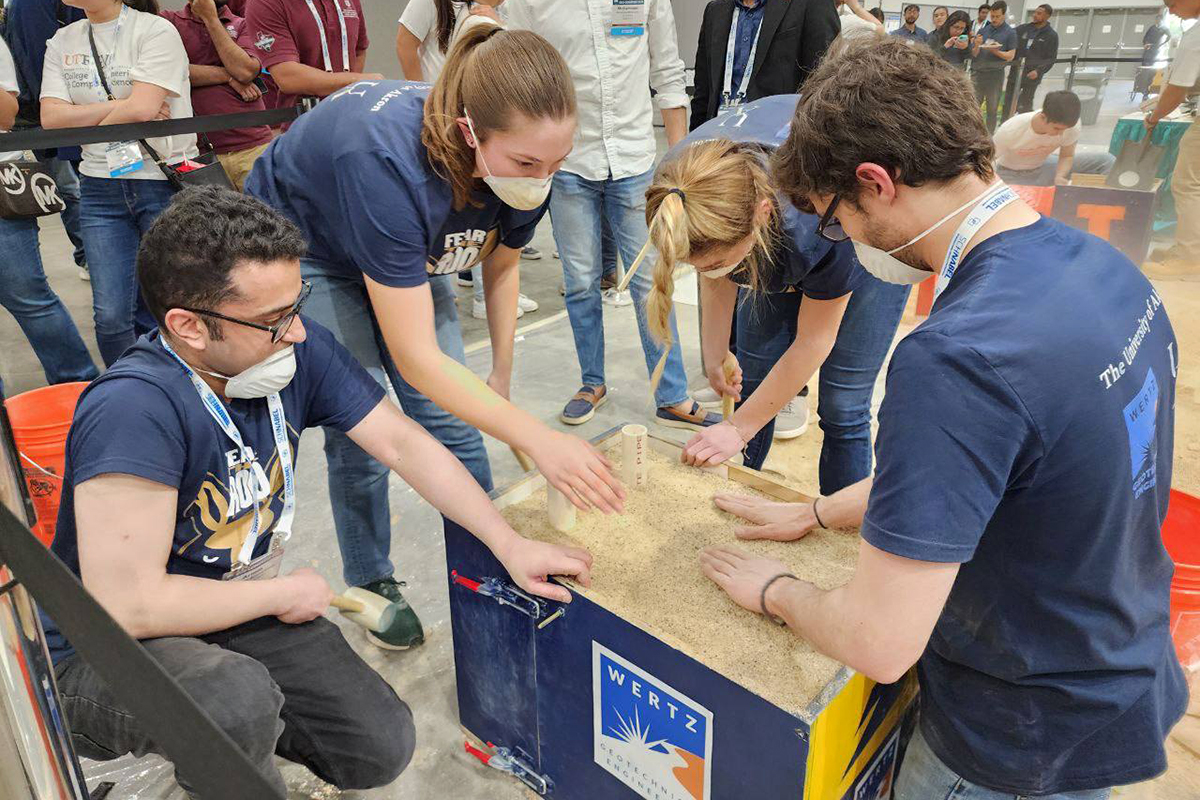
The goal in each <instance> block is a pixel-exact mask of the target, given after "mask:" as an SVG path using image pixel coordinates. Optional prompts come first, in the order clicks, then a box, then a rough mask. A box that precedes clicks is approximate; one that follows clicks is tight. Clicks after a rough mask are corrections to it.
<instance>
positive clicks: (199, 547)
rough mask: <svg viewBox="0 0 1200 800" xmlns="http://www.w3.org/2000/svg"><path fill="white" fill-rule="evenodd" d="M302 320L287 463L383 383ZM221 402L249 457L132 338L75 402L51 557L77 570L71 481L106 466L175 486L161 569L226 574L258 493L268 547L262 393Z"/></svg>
mask: <svg viewBox="0 0 1200 800" xmlns="http://www.w3.org/2000/svg"><path fill="white" fill-rule="evenodd" d="M288 135H289V136H290V135H291V134H290V133H289V134H288ZM304 327H305V330H306V331H307V333H308V338H307V339H306V340H305V341H304V342H301V343H300V344H297V345H296V346H295V347H296V374H295V377H293V378H292V382H291V383H289V384H288V385H287V386H286V387H284V389H283V391H281V392H280V393H279V397H280V400H281V401H282V402H283V412H284V417H285V418H286V420H287V425H288V433H289V436H288V439H289V443H290V444H291V447H292V463H296V457H297V448H298V446H299V442H300V433H301V432H302V431H304V429H305V428H314V427H330V428H335V429H336V430H339V431H343V432H345V431H348V430H350V429H351V428H353V427H354V426H355V425H357V424H358V423H359V422H361V421H362V419H363V417H365V416H366V415H367V413H368V412H370V411H371V410H372V409H374V408H375V407H376V406H377V405H379V403H380V401H381V400H383V398H384V390H383V388H382V387H381V386H380V385H379V384H378V383H376V382H375V380H374V379H373V378H371V376H370V375H369V374H367V372H366V370H364V369H363V368H362V367H361V366H359V364H358V362H357V361H355V360H354V357H353V356H351V355H350V353H349V351H347V350H346V348H344V347H343V346H342V345H340V344H338V342H337V341H335V340H334V338H333V335H332V334H331V333H330V332H329V331H327V330H326V329H325V328H322V327H321V326H320V325H317V324H316V323H314V322H312V321H311V320H309V319H307V318H306V319H304ZM225 407H226V409H228V410H229V415H230V417H232V418H233V422H234V424H235V425H236V426H237V429H238V432H239V433H241V435H242V440H243V441H244V442H245V443H246V446H247V447H248V448H249V449H250V451H251V452H252V454H253V455H254V462H253V463H250V462H244V461H243V460H242V458H241V456H240V452H239V450H238V448H237V446H236V445H234V443H233V441H232V440H230V439H229V438H228V437H227V436H226V435H225V432H224V431H222V430H221V428H220V427H219V426H218V425H217V423H216V421H215V420H213V418H212V417H211V416H210V415H209V413H208V411H207V410H206V409H205V407H204V406H203V405H202V404H201V401H200V395H199V394H198V393H197V392H196V388H195V387H194V386H193V385H192V382H191V380H190V379H189V378H188V376H187V373H186V372H184V370H183V367H181V366H180V365H179V363H178V362H177V361H175V359H174V358H172V357H171V355H170V354H169V353H168V352H167V351H166V350H165V349H163V347H162V344H161V343H160V342H159V340H158V336H157V333H152V334H150V335H149V336H144V337H142V338H141V339H139V340H138V342H137V343H136V344H134V346H133V347H131V348H130V349H129V350H127V351H126V352H125V354H124V355H123V356H121V358H120V359H119V360H118V361H117V362H116V363H115V364H113V365H112V367H110V368H109V369H108V370H107V371H106V372H105V373H104V374H103V375H101V376H100V377H99V378H97V379H96V380H95V381H93V382H92V384H91V385H90V386H89V387H88V388H87V390H86V391H84V393H83V395H82V396H81V397H80V398H79V405H78V407H77V408H76V410H75V418H74V420H73V421H72V423H71V431H70V434H69V435H68V437H67V459H66V472H65V474H64V476H63V490H62V501H61V505H60V506H59V512H58V527H57V529H56V532H55V535H54V544H53V546H52V549H53V551H54V553H55V555H57V556H58V557H59V558H60V559H62V561H63V563H65V564H66V565H67V566H68V567H70V568H71V570H72V571H74V572H75V574H76V575H78V574H79V549H78V543H77V539H76V530H75V486H76V485H78V484H81V483H83V482H85V481H88V480H91V479H92V478H95V477H96V476H98V475H104V474H107V473H119V474H124V475H136V476H137V477H139V478H145V479H146V480H150V481H154V482H155V483H161V484H163V485H165V486H171V487H174V488H176V489H178V491H179V499H178V505H177V507H176V515H175V535H174V541H173V543H172V545H171V552H170V555H169V556H168V558H167V572H169V573H172V574H178V575H191V576H195V577H200V578H213V579H220V578H221V576H222V575H224V574H225V573H227V572H228V571H229V569H230V566H231V564H232V561H233V560H235V559H236V558H237V555H238V552H239V551H240V550H241V547H242V542H243V541H244V540H245V538H246V536H247V535H248V534H249V532H250V528H251V526H252V524H253V521H254V496H255V493H256V492H257V497H258V502H259V514H260V519H261V522H260V524H261V526H262V532H261V533H260V534H259V539H258V542H257V544H256V545H255V548H254V555H255V556H256V557H257V556H260V555H263V554H264V553H266V551H267V547H268V546H269V544H270V541H271V537H270V536H269V535H267V534H268V532H269V531H271V530H273V528H274V525H275V523H276V521H277V520H278V517H279V514H280V512H281V511H282V509H283V497H284V492H283V470H282V468H281V467H280V464H279V453H277V452H276V450H275V439H274V437H273V436H272V434H271V422H270V418H269V414H268V410H267V401H266V399H265V398H258V399H254V400H227V401H225ZM231 465H232V470H231V468H230V467H231ZM231 471H232V472H233V481H232V484H233V485H232V487H231V486H230V485H229V483H230V481H229V477H230V472H231ZM256 482H257V488H256V485H255V484H256ZM43 622H44V623H46V626H47V630H46V637H47V641H48V643H49V646H50V655H51V658H52V659H53V660H54V661H55V662H56V663H57V662H58V661H60V660H62V659H63V658H65V657H66V656H68V655H70V654H71V653H72V652H74V651H73V649H72V648H71V646H70V643H68V642H67V641H66V639H65V638H64V637H63V636H62V634H61V633H59V631H58V628H57V626H54V625H53V624H52V623H51V622H50V620H48V619H46V618H45V617H44V616H43Z"/></svg>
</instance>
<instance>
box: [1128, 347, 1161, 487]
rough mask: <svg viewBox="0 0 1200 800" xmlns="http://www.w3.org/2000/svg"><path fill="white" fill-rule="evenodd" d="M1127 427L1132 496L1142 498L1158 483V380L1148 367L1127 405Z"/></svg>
mask: <svg viewBox="0 0 1200 800" xmlns="http://www.w3.org/2000/svg"><path fill="white" fill-rule="evenodd" d="M1124 414H1125V429H1126V430H1127V431H1128V432H1129V461H1130V465H1131V467H1132V471H1133V496H1134V497H1141V496H1142V494H1143V493H1145V491H1146V490H1147V489H1152V488H1154V485H1155V483H1156V482H1157V472H1156V467H1157V463H1158V437H1157V436H1155V435H1154V434H1155V430H1156V427H1157V420H1158V379H1157V378H1155V377H1154V370H1153V369H1148V370H1146V381H1145V383H1143V384H1142V388H1141V389H1140V390H1139V391H1138V393H1137V395H1135V396H1134V398H1133V399H1132V400H1130V401H1129V405H1127V406H1125V412H1124Z"/></svg>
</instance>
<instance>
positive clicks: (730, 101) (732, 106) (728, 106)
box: [717, 96, 742, 117]
mask: <svg viewBox="0 0 1200 800" xmlns="http://www.w3.org/2000/svg"><path fill="white" fill-rule="evenodd" d="M741 111H742V99H741V98H740V97H728V96H725V97H722V98H721V105H720V106H718V107H717V116H718V117H723V116H725V115H726V114H740V113H741Z"/></svg>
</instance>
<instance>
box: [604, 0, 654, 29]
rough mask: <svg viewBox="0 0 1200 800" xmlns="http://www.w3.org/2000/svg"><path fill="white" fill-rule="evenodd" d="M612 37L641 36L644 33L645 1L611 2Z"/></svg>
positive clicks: (617, 0) (621, 0) (619, 0)
mask: <svg viewBox="0 0 1200 800" xmlns="http://www.w3.org/2000/svg"><path fill="white" fill-rule="evenodd" d="M608 32H609V34H610V35H612V36H642V35H644V34H645V33H646V0H613V7H612V24H611V26H610V27H609V31H608Z"/></svg>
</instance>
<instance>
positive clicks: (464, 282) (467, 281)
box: [454, 271, 475, 286]
mask: <svg viewBox="0 0 1200 800" xmlns="http://www.w3.org/2000/svg"><path fill="white" fill-rule="evenodd" d="M464 274H465V275H466V276H467V277H465V278H464V277H463V275H464ZM454 282H455V283H457V284H458V285H459V286H474V285H475V281H474V279H472V277H471V273H470V272H469V271H468V272H466V273H462V272H460V273H458V276H457V277H456V278H455V279H454Z"/></svg>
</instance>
